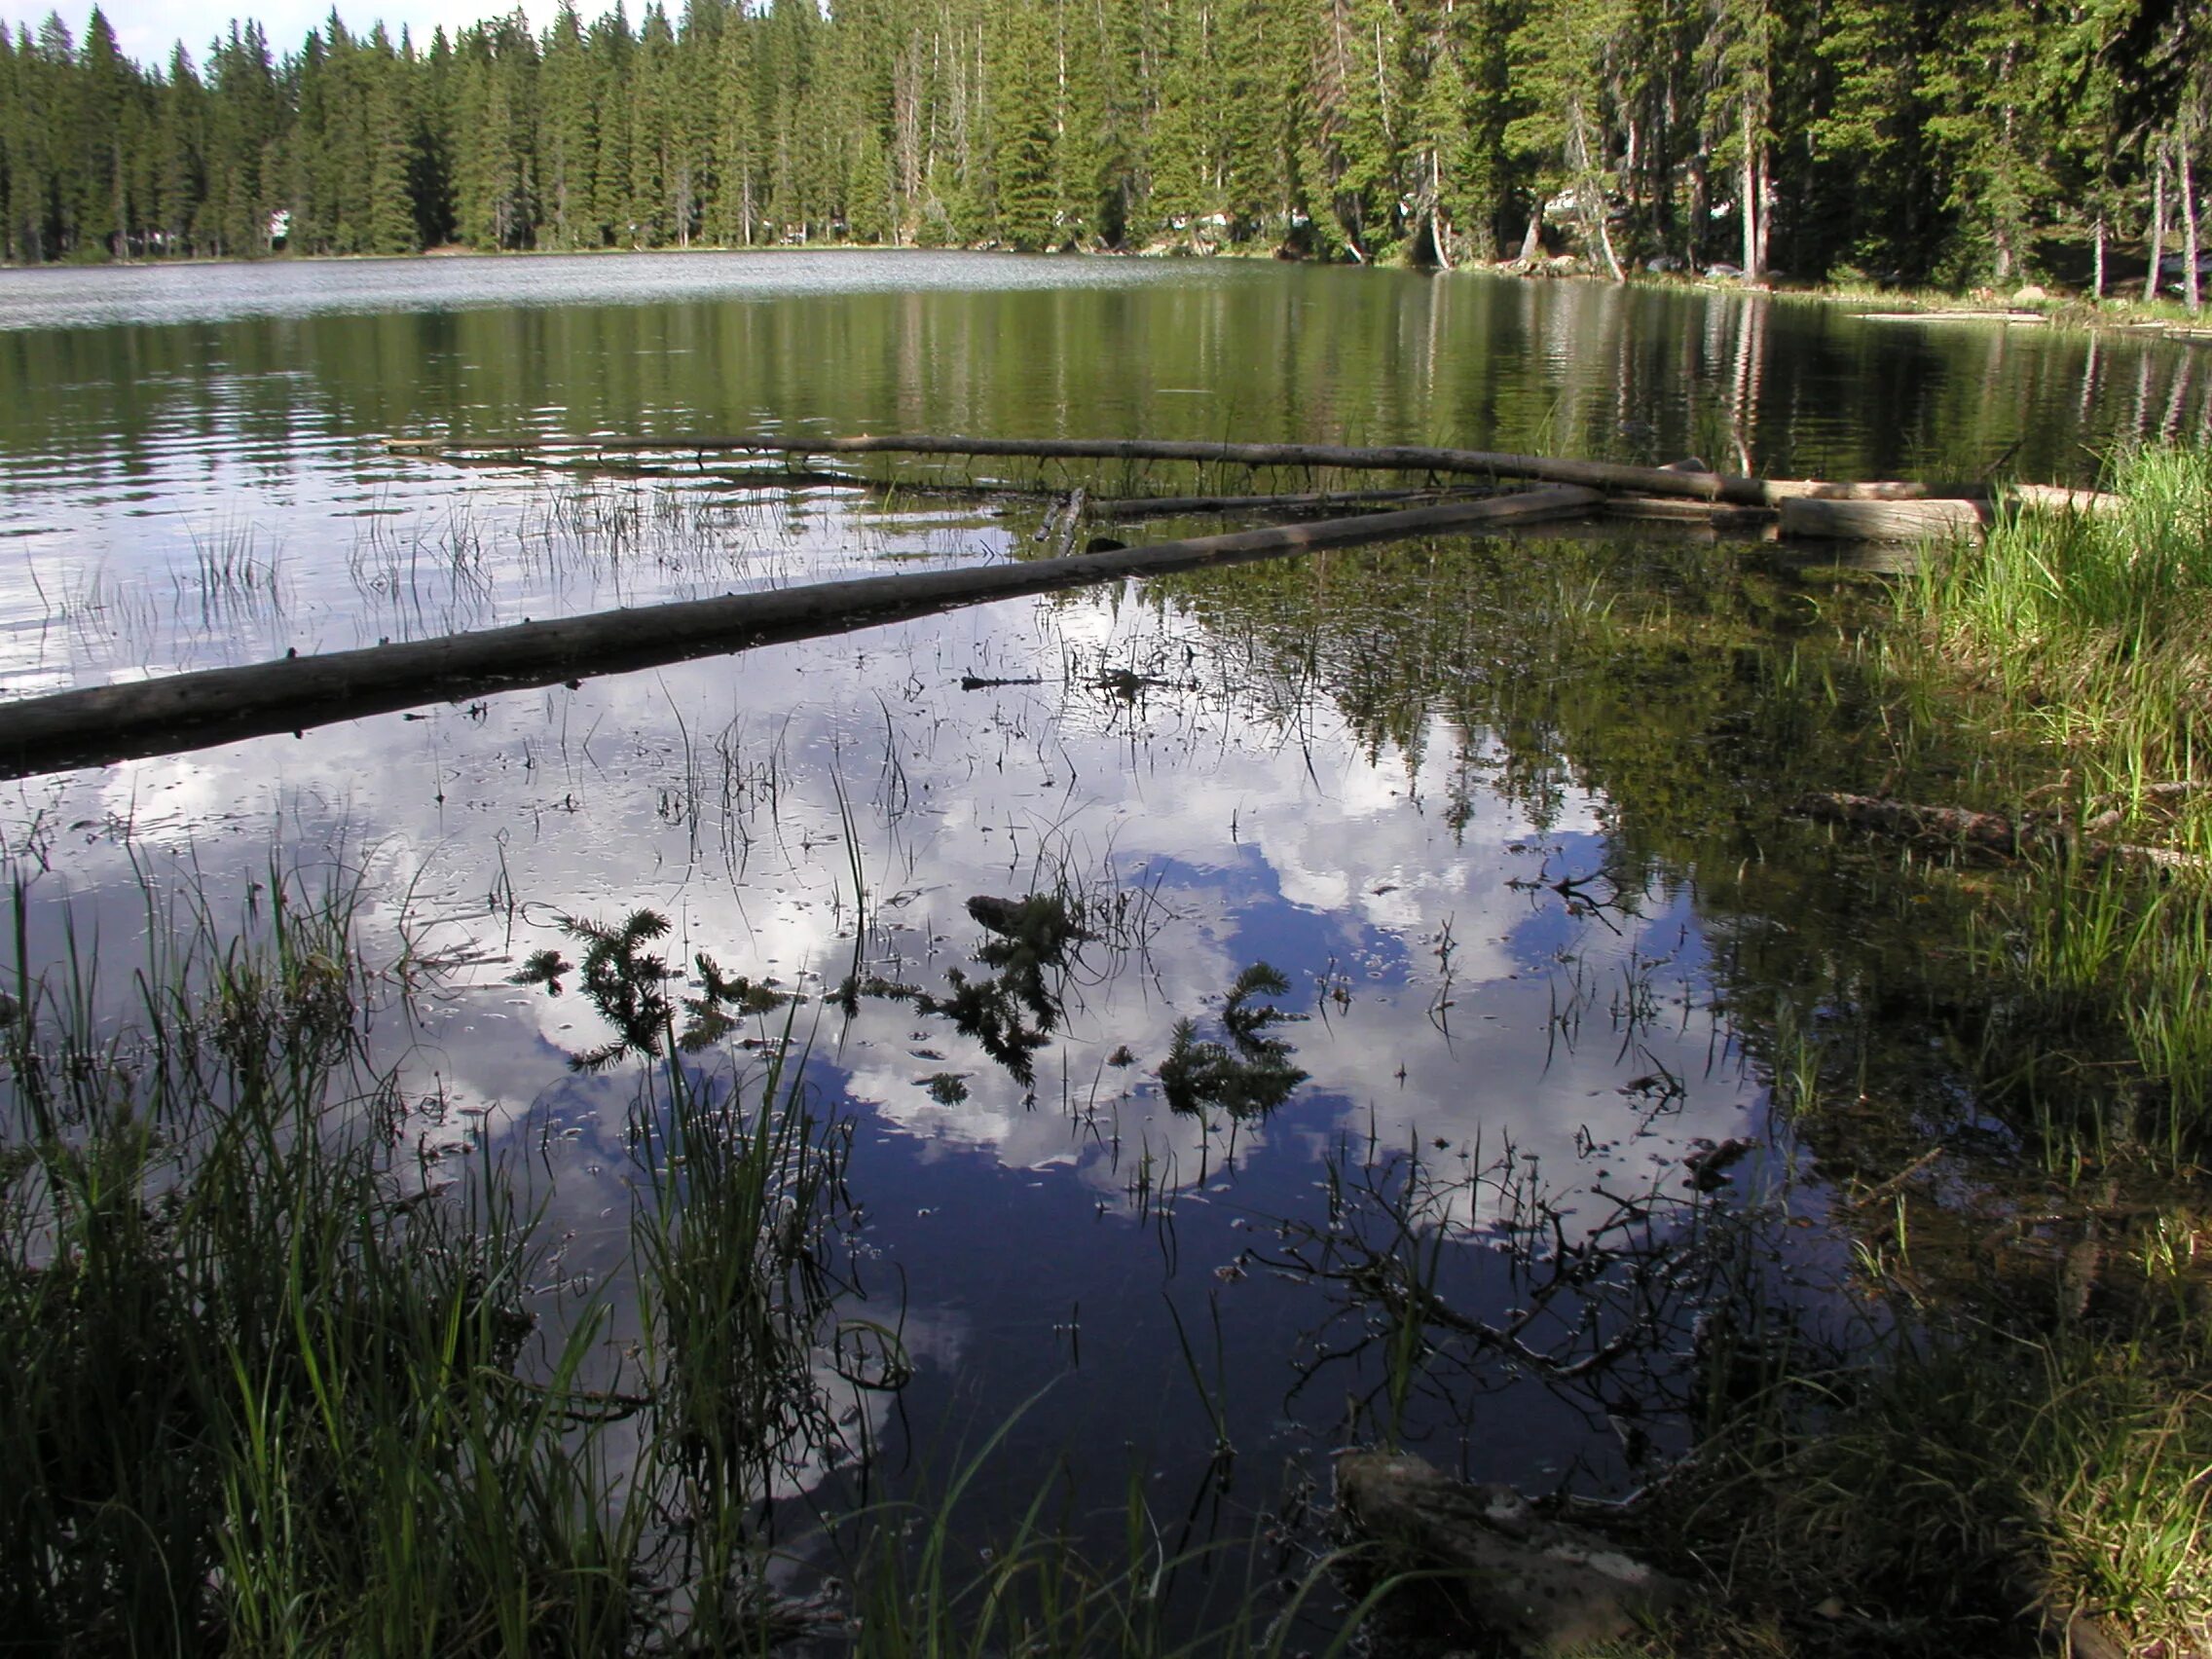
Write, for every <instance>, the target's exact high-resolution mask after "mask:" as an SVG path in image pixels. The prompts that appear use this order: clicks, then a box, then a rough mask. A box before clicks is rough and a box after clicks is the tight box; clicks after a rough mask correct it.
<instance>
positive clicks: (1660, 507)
mask: <svg viewBox="0 0 2212 1659" xmlns="http://www.w3.org/2000/svg"><path fill="white" fill-rule="evenodd" d="M1604 514H1605V516H1606V517H1607V518H1621V519H1649V520H1655V521H1657V522H1659V523H1662V524H1702V525H1709V526H1711V527H1712V528H1713V529H1714V530H1763V529H1764V528H1765V527H1766V526H1768V525H1770V524H1772V523H1774V521H1775V510H1774V509H1773V508H1772V507H1737V506H1730V505H1729V504H1727V503H1726V502H1723V501H1684V500H1677V499H1674V498H1669V497H1666V496H1607V497H1606V498H1605V504H1604Z"/></svg>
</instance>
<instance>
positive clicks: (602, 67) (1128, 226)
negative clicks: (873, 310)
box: [0, 0, 2212, 299]
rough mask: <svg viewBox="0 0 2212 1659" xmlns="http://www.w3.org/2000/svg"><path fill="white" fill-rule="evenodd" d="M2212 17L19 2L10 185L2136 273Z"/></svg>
mask: <svg viewBox="0 0 2212 1659" xmlns="http://www.w3.org/2000/svg"><path fill="white" fill-rule="evenodd" d="M2207 13H2212V7H2208V6H2207V5H2206V4H2205V0H1966V3H1961V4H1953V3H1951V0H836V4H835V5H834V7H833V9H831V10H829V11H825V10H823V9H821V8H820V7H818V5H817V4H816V0H770V3H769V4H767V5H766V6H765V9H761V8H760V7H758V6H756V4H753V3H749V0H685V4H684V7H683V10H682V14H681V15H674V16H672V15H671V14H670V12H669V11H668V10H666V9H665V8H664V6H663V5H662V4H660V3H659V0H648V3H647V4H646V5H645V8H644V10H643V12H642V13H641V14H640V15H639V16H638V17H636V18H631V17H629V16H627V15H626V13H625V11H624V9H623V7H622V5H621V4H620V0H616V4H615V6H614V8H613V9H612V10H610V11H609V12H608V13H607V14H606V15H604V16H602V17H599V18H592V19H586V18H584V17H583V16H582V15H581V14H579V13H578V12H577V11H576V10H574V8H573V7H572V5H571V6H565V7H564V9H563V10H562V12H561V14H560V15H559V16H558V17H557V18H555V20H554V21H553V22H552V23H551V25H550V26H549V27H548V28H547V29H546V30H545V31H544V32H543V34H542V35H537V34H534V33H533V31H532V29H531V28H530V26H529V24H528V22H527V20H526V19H525V18H523V17H522V16H521V14H520V13H519V12H518V13H517V14H516V15H514V16H512V17H509V18H498V19H492V20H488V21H485V22H482V23H479V24H477V25H475V26H473V27H470V28H467V29H464V30H462V31H461V33H460V35H459V36H458V38H448V37H447V36H446V34H445V33H444V32H443V31H442V30H441V31H439V32H438V33H437V34H435V35H434V36H433V37H432V38H431V39H430V40H428V41H427V42H424V41H420V40H414V39H410V38H408V37H407V36H406V35H405V34H402V35H401V36H400V37H399V38H398V39H396V40H395V39H393V38H392V37H391V36H390V35H389V34H388V33H387V31H386V30H385V29H383V28H382V27H381V26H379V27H374V28H371V29H369V30H368V32H366V33H357V32H354V31H353V30H352V29H350V27H349V26H348V25H346V24H345V23H344V22H342V21H341V20H340V18H339V17H338V15H337V14H336V13H333V15H332V16H331V18H330V19H329V21H328V22H327V23H325V24H324V25H323V26H322V27H321V28H320V29H318V30H316V31H315V32H313V33H311V34H310V35H309V36H308V37H307V38H306V39H305V40H303V41H300V42H297V43H296V44H293V43H273V42H271V41H270V40H269V39H268V38H267V35H266V33H265V31H264V30H262V29H261V28H260V27H259V26H258V25H256V24H252V23H246V24H242V25H241V24H238V23H233V24H232V25H231V26H230V28H229V29H228V31H227V32H226V33H225V34H223V35H222V36H221V37H220V38H218V39H216V40H215V41H214V42H213V43H212V44H211V45H209V46H208V47H207V48H206V50H205V51H204V52H203V53H200V54H197V55H196V54H195V53H194V52H193V51H192V50H190V49H188V47H187V46H186V45H185V44H182V43H180V44H179V45H178V46H177V47H176V49H175V50H174V51H173V53H172V54H171V55H170V56H169V59H168V61H167V62H166V63H161V64H153V65H147V64H139V63H135V62H132V61H130V60H129V58H127V57H125V56H124V55H122V54H121V52H120V51H119V49H118V47H117V44H116V40H115V36H114V33H113V31H112V29H111V28H110V26H109V25H108V23H107V21H106V20H105V18H103V17H102V16H101V14H100V13H99V12H98V11H97V10H94V11H93V12H92V15H91V17H90V18H89V20H88V21H87V22H86V24H85V26H84V29H83V32H82V35H81V37H80V36H79V35H77V34H75V33H73V32H72V31H71V29H70V28H69V26H68V25H67V24H66V23H65V22H64V21H63V20H62V19H61V18H59V17H58V16H55V17H50V18H48V19H47V21H46V22H45V24H44V25H43V26H41V27H40V28H38V29H37V30H36V31H35V32H34V31H33V30H31V29H29V28H27V27H25V28H21V29H18V31H17V32H16V33H15V35H14V36H13V37H11V36H9V35H8V34H7V33H6V32H5V31H4V30H0V213H4V222H5V253H6V256H7V257H8V258H9V259H11V260H15V261H20V262H40V261H55V260H101V259H116V258H130V259H143V258H159V257H167V256H184V255H191V256H209V255H215V256H240V255H253V254H261V253H267V252H271V251H275V250H276V249H277V248H284V249H288V250H290V251H294V252H304V253H326V254H346V253H380V254H383V253H405V252H411V251H415V250H419V249H422V248H425V247H431V246H438V245H447V244H461V245H464V246H468V247H472V248H479V249H520V248H539V249H585V248H605V247H623V248H629V247H641V248H643V247H671V246H678V247H681V246H689V245H699V244H711V245H724V246H760V245H765V244H778V243H792V242H797V241H810V242H816V241H823V240H838V241H856V242H871V243H899V244H920V245H964V246H969V245H996V246H1003V247H1012V248H1043V247H1059V246H1069V245H1074V246H1080V247H1091V248H1143V247H1148V246H1161V245H1164V246H1168V247H1180V248H1188V249H1191V250H1194V251H1208V250H1213V249H1240V250H1249V251H1271V250H1283V251H1287V252H1290V253H1295V254H1301V255H1306V256H1309V257H1316V258H1330V259H1350V260H1360V261H1381V260H1390V259H1399V260H1406V259H1412V260H1430V261H1437V262H1440V263H1445V264H1457V263H1459V262H1461V261H1470V260H1491V259H1510V258H1514V257H1516V256H1523V255H1526V256H1529V257H1531V258H1532V257H1538V256H1544V255H1559V254H1563V253H1571V254H1574V255H1576V256H1577V257H1579V258H1580V259H1581V260H1582V261H1584V262H1585V263H1586V265H1587V266H1588V268H1590V269H1595V270H1600V271H1604V270H1612V271H1615V272H1617V271H1619V270H1620V269H1623V268H1634V267H1637V266H1646V267H1651V268H1656V269H1662V270H1664V269H1669V268H1671V267H1673V266H1676V265H1679V266H1683V267H1703V266H1708V265H1712V264H1716V263H1721V262H1726V263H1728V264H1732V265H1734V266H1737V267H1739V268H1741V269H1742V270H1743V271H1744V272H1745V273H1746V275H1747V276H1754V277H1755V276H1764V275H1767V274H1770V273H1776V274H1788V275H1789V276H1794V277H1799V278H1819V277H1824V276H1826V277H1850V276H1863V277H1867V278H1872V279H1875V280H1881V281H1903V282H1936V283H1948V284H1956V285H1966V284H1972V283H1980V282H1991V283H2005V282H2016V281H2022V280H2027V279H2030V278H2033V277H2035V276H2039V275H2042V274H2044V273H2046V272H2049V271H2058V272H2060V273H2061V274H2063V275H2066V276H2068V277H2069V279H2072V280H2078V281H2080V282H2082V283H2083V285H2090V284H2092V283H2093V284H2094V285H2095V288H2096V290H2097V291H2098V292H2099V293H2102V292H2104V291H2106V289H2107V284H2108V282H2110V283H2117V282H2118V280H2119V276H2120V270H2121V262H2120V258H2119V250H2120V249H2121V248H2123V247H2124V248H2125V249H2126V250H2127V256H2128V259H2127V263H2128V266H2129V268H2130V269H2131V272H2132V277H2133V280H2135V281H2139V280H2140V276H2141V273H2142V272H2143V270H2144V262H2145V258H2146V255H2147V254H2151V255H2152V256H2154V257H2155V250H2157V249H2159V248H2162V249H2164V250H2165V251H2166V252H2167V253H2168V254H2169V256H2170V255H2171V254H2172V253H2174V252H2177V251H2179V250H2180V249H2181V247H2182V246H2183V245H2184V244H2185V243H2186V244H2187V245H2189V246H2190V248H2191V250H2192V251H2193V252H2194V246H2195V242H2196V229H2197V218H2198V214H2199V212H2200V196H2201V193H2202V173H2203V169H2204V135H2205V132H2206V129H2207V125H2208V117H2212V26H2208V18H2207V16H2206V15H2205V14H2207ZM2108 254H2109V255H2111V257H2110V258H2108ZM2192 286H2194V284H2192ZM2191 297H2192V298H2193V299H2194V294H2192V296H2191Z"/></svg>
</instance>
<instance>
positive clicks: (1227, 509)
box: [1090, 488, 1695, 520]
mask: <svg viewBox="0 0 2212 1659" xmlns="http://www.w3.org/2000/svg"><path fill="white" fill-rule="evenodd" d="M1464 496H1465V490H1464V489H1463V488H1462V489H1460V490H1456V491H1454V490H1337V491H1329V492H1324V493H1322V494H1318V495H1304V496H1126V497H1120V498H1108V499H1105V500H1100V501H1093V502H1091V503H1090V516H1091V517H1092V518H1094V519H1124V520H1125V519H1146V518H1184V517H1188V516H1190V515H1193V514H1197V513H1314V512H1333V511H1335V510H1336V509H1338V508H1340V507H1366V506H1385V505H1387V506H1401V507H1403V506H1409V505H1412V504H1413V503H1415V502H1417V501H1441V500H1450V499H1453V498H1464ZM1692 505H1693V506H1694V505H1695V503H1692Z"/></svg>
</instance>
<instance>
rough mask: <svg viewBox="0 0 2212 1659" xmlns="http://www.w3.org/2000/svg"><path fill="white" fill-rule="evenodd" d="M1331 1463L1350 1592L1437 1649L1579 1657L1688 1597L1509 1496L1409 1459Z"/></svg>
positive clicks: (1359, 1456)
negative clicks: (1369, 1597) (1371, 1595)
mask: <svg viewBox="0 0 2212 1659" xmlns="http://www.w3.org/2000/svg"><path fill="white" fill-rule="evenodd" d="M1335 1464H1336V1468H1335V1476H1336V1496H1337V1513H1336V1524H1337V1528H1338V1530H1339V1532H1340V1534H1341V1536H1342V1538H1343V1540H1344V1542H1345V1544H1346V1546H1347V1547H1346V1550H1345V1552H1344V1556H1343V1559H1342V1567H1341V1570H1343V1571H1345V1572H1346V1574H1347V1576H1348V1578H1349V1580H1350V1585H1349V1587H1350V1588H1352V1589H1353V1590H1355V1591H1357V1592H1360V1593H1361V1594H1362V1595H1364V1594H1366V1593H1368V1592H1369V1591H1370V1590H1371V1589H1372V1590H1376V1591H1377V1593H1378V1594H1379V1596H1380V1597H1381V1598H1382V1599H1383V1615H1382V1616H1383V1618H1384V1619H1385V1621H1387V1620H1389V1618H1390V1612H1391V1610H1392V1609H1396V1611H1397V1614H1398V1622H1400V1623H1402V1624H1404V1625H1405V1626H1407V1627H1408V1628H1410V1629H1417V1630H1419V1633H1420V1635H1421V1636H1422V1637H1423V1638H1437V1639H1439V1640H1437V1641H1436V1644H1435V1645H1436V1646H1437V1647H1438V1648H1444V1647H1447V1646H1449V1647H1451V1648H1453V1649H1458V1648H1461V1647H1478V1648H1480V1649H1481V1650H1482V1651H1485V1652H1489V1651H1492V1650H1493V1649H1495V1650H1501V1651H1504V1652H1509V1653H1520V1654H1555V1653H1565V1652H1568V1651H1570V1650H1571V1651H1575V1652H1579V1651H1581V1650H1582V1649H1583V1648H1584V1647H1587V1646H1593V1645H1596V1644H1597V1643H1600V1642H1608V1641H1621V1640H1623V1639H1625V1638H1628V1637H1630V1636H1633V1635H1634V1634H1635V1633H1636V1630H1637V1627H1638V1626H1639V1624H1640V1623H1643V1622H1647V1621H1648V1620H1650V1619H1652V1618H1653V1617H1655V1616H1657V1615H1660V1614H1662V1613H1664V1612H1666V1611H1667V1610H1668V1609H1669V1608H1671V1607H1675V1606H1678V1605H1680V1604H1683V1603H1684V1602H1686V1601H1688V1600H1689V1592H1688V1588H1687V1586H1685V1585H1683V1584H1682V1583H1681V1582H1680V1581H1678V1580H1677V1579H1674V1578H1671V1577H1669V1576H1668V1575H1667V1574H1665V1573H1663V1572H1660V1571H1658V1570H1657V1569H1656V1568H1654V1567H1650V1566H1648V1565H1647V1564H1645V1563H1644V1562H1641V1561H1639V1560H1637V1559H1636V1558H1635V1557H1634V1556H1631V1555H1630V1554H1628V1553H1627V1552H1626V1551H1625V1550H1623V1549H1622V1548H1621V1547H1620V1546H1619V1545H1618V1544H1617V1543H1615V1542H1614V1541H1613V1540H1612V1539H1611V1538H1609V1537H1607V1536H1606V1535H1604V1533H1600V1532H1596V1531H1592V1530H1589V1529H1587V1528H1583V1527H1578V1526H1575V1525H1572V1524H1570V1523H1567V1522H1563V1521H1558V1520H1553V1519H1551V1518H1549V1517H1547V1516H1545V1515H1542V1514H1540V1513H1539V1512H1538V1511H1537V1509H1536V1508H1535V1506H1534V1505H1533V1504H1531V1503H1530V1501H1529V1500H1528V1499H1527V1498H1526V1497H1524V1496H1522V1495H1521V1493H1518V1492H1516V1491H1515V1490H1514V1489H1513V1488H1511V1487H1508V1486H1497V1485H1492V1486H1475V1485H1471V1484H1469V1483H1467V1482H1464V1481H1457V1480H1454V1479H1453V1478H1452V1477H1450V1476H1449V1475H1446V1474H1445V1473H1443V1472H1442V1471H1441V1470H1439V1469H1438V1468H1436V1467H1435V1465H1433V1464H1431V1463H1429V1462H1428V1461H1427V1460H1426V1459H1424V1458H1422V1457H1420V1456H1417V1455H1416V1454H1413V1453H1408V1452H1370V1451H1352V1452H1340V1453H1338V1454H1337V1456H1336V1458H1335ZM1378 1645H1388V1644H1386V1643H1378Z"/></svg>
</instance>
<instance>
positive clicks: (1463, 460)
mask: <svg viewBox="0 0 2212 1659" xmlns="http://www.w3.org/2000/svg"><path fill="white" fill-rule="evenodd" d="M402 442H404V444H405V445H406V449H405V451H404V452H403V453H408V454H417V455H437V456H441V457H445V458H447V459H451V457H452V456H453V455H455V454H461V455H479V456H482V455H501V456H508V457H512V458H515V459H517V460H520V459H522V458H524V457H526V456H530V455H533V454H540V453H544V452H547V451H564V452H567V451H579V450H581V451H588V452H592V453H596V454H600V455H658V454H677V453H682V452H686V451H687V452H689V453H691V454H694V455H702V456H703V455H724V454H733V453H756V454H763V455H794V456H832V455H906V456H960V457H967V458H970V459H1001V460H1024V461H1193V462H1198V463H1200V464H1210V465H1234V466H1286V467H1323V466H1325V467H1334V468H1337V469H1340V470H1345V471H1355V472H1359V471H1364V472H1431V473H1445V474H1452V475H1460V476H1463V475H1470V474H1471V475H1474V476H1477V477H1483V478H1492V479H1500V478H1515V479H1531V480H1534V481H1537V482H1540V483H1546V484H1571V485H1575V486H1578V487H1580V488H1583V489H1589V490H1610V491H1622V492H1626V493H1628V494H1631V495H1641V496H1667V497H1681V498H1686V499H1689V500H1698V501H1729V502H1733V503H1735V504H1737V505H1739V506H1754V507H1773V506H1780V505H1781V504H1782V503H1783V502H1784V501H1789V500H1802V499H1807V498H1812V499H1819V500H1835V501H1857V500H1886V501H1905V500H1967V501H1983V502H1987V501H1993V500H1996V499H1998V498H2001V497H2002V495H2003V493H2004V492H2003V491H2002V490H2001V489H1999V488H1995V487H1993V486H1990V485H1987V484H1918V483H1912V482H1909V481H1904V480H1891V481H1879V482H1873V483H1857V484H1855V483H1831V482H1828V481H1825V480H1823V479H1817V478H1749V477H1740V476H1737V475H1734V474H1730V473H1722V472H1706V471H1702V470H1696V471H1693V470H1688V469H1686V468H1681V469H1678V468H1677V467H1667V466H1631V465H1628V464H1626V463H1624V462H1619V461H1574V460H1568V459H1564V458H1560V457H1556V456H1540V455H1512V454H1506V453H1503V452H1493V451H1489V450H1464V449H1435V448H1427V447H1423V446H1419V445H1411V444H1394V445H1388V446H1384V447H1380V448H1361V447H1356V446H1351V445H1345V444H1292V443H1283V444H1247V443H1217V442H1213V441H1209V440H1182V439H1162V438H975V437H963V436H958V435H950V434H947V435H931V434H908V435H902V436H875V435H872V434H863V435H861V436H858V437H847V438H836V437H830V436H828V435H826V434H825V435H823V436H819V437H796V436H793V435H791V434H788V433H781V432H752V433H741V434H737V435H734V436H720V435H704V436H701V435H689V434H685V435H678V436H672V437H666V438H528V439H519V440H517V441H515V442H512V443H483V444H466V443H455V444H453V445H451V446H450V447H449V449H447V450H438V449H435V448H433V447H432V446H431V445H430V443H429V441H428V440H424V439H406V440H402Z"/></svg>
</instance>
